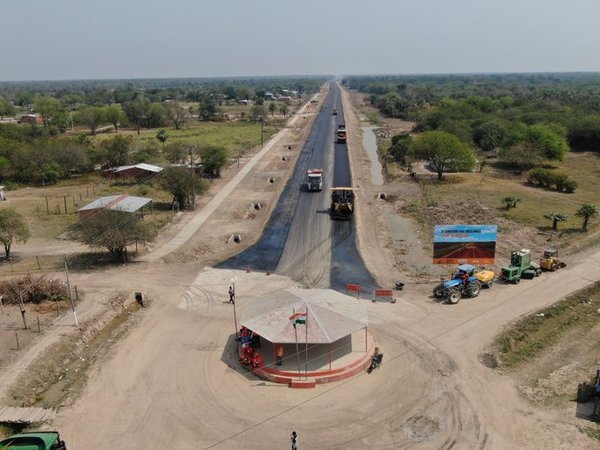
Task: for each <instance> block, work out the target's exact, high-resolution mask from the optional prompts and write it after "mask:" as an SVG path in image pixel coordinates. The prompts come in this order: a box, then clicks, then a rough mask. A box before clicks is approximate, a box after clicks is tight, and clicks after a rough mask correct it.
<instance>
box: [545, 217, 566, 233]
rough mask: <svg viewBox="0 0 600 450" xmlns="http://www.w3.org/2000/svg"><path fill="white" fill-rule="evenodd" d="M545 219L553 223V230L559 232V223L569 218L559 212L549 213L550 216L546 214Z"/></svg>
mask: <svg viewBox="0 0 600 450" xmlns="http://www.w3.org/2000/svg"><path fill="white" fill-rule="evenodd" d="M544 217H545V218H546V219H550V220H551V221H552V229H553V230H554V231H556V230H558V222H563V221H565V220H567V216H566V215H565V214H562V213H558V212H549V213H548V214H544Z"/></svg>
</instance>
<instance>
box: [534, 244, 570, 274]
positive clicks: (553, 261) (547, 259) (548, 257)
mask: <svg viewBox="0 0 600 450" xmlns="http://www.w3.org/2000/svg"><path fill="white" fill-rule="evenodd" d="M540 267H541V268H542V269H544V270H550V271H552V272H554V271H555V270H557V269H562V268H563V267H566V264H565V263H564V262H562V261H561V260H560V258H559V257H558V250H556V249H554V248H551V249H548V250H546V251H545V252H544V256H542V257H541V258H540Z"/></svg>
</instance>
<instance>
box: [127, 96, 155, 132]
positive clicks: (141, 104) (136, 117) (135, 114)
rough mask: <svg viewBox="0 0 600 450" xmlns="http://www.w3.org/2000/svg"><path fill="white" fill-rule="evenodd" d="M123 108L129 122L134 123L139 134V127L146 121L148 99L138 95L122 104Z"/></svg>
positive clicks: (148, 106) (148, 109)
mask: <svg viewBox="0 0 600 450" xmlns="http://www.w3.org/2000/svg"><path fill="white" fill-rule="evenodd" d="M123 110H124V111H125V114H126V115H127V118H128V119H129V121H130V122H131V123H133V124H134V125H135V128H136V130H137V134H140V128H141V127H142V126H143V125H144V123H145V122H146V118H147V117H148V113H149V111H150V100H148V99H147V98H144V97H138V98H136V99H135V100H133V101H131V102H127V103H125V104H124V105H123Z"/></svg>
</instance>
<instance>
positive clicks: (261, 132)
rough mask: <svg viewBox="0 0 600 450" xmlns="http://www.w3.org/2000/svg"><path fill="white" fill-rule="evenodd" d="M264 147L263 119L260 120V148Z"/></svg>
mask: <svg viewBox="0 0 600 450" xmlns="http://www.w3.org/2000/svg"><path fill="white" fill-rule="evenodd" d="M264 145H265V119H264V117H261V118H260V146H261V147H264Z"/></svg>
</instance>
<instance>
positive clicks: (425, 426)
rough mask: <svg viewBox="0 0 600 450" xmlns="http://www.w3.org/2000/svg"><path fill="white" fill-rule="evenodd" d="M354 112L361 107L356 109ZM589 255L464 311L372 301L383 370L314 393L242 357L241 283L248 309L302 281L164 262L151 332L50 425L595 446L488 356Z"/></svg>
mask: <svg viewBox="0 0 600 450" xmlns="http://www.w3.org/2000/svg"><path fill="white" fill-rule="evenodd" d="M345 109H346V113H347V114H352V112H351V111H350V110H349V108H348V105H347V103H345ZM346 120H347V123H352V120H351V119H349V118H347V119H346ZM353 133H357V131H356V130H352V129H350V130H349V134H350V135H352V134H353ZM352 145H353V142H352V139H351V140H350V146H351V154H354V155H355V158H353V160H352V161H351V164H352V166H353V177H354V179H355V180H359V182H360V184H361V186H362V187H363V191H364V192H365V193H364V194H361V195H364V196H365V201H364V202H363V203H362V206H361V210H360V212H359V214H360V216H359V218H358V221H357V222H358V227H359V241H360V249H361V253H362V255H363V256H364V257H365V261H366V264H367V267H369V269H371V270H372V271H373V272H374V273H375V275H376V276H377V277H378V279H386V277H389V275H387V272H389V271H390V270H389V267H391V265H390V256H391V255H390V254H389V252H387V251H385V249H383V246H382V244H383V243H384V242H385V241H380V240H378V238H377V236H376V234H377V233H376V232H375V234H373V231H372V229H369V228H370V227H369V225H370V218H372V217H376V214H377V211H378V205H377V204H376V203H373V202H372V201H371V200H370V188H369V177H368V172H363V168H361V167H362V165H361V164H357V162H359V161H360V158H361V157H362V156H364V155H361V151H362V150H361V149H360V148H359V147H358V146H355V147H352ZM352 151H353V152H355V153H352ZM359 205H361V203H359ZM371 228H375V227H371ZM586 256H587V257H589V259H587V260H585V259H584V257H583V256H582V257H580V258H578V259H572V260H571V261H568V262H569V267H568V268H567V269H565V270H564V271H561V272H560V273H559V274H547V275H544V276H542V277H540V278H536V279H534V280H531V281H524V282H523V283H521V284H520V285H517V286H502V285H496V286H494V288H493V289H492V290H490V291H485V292H483V293H482V294H481V296H480V297H478V298H477V299H474V300H468V301H467V300H465V301H462V302H461V303H459V304H458V305H455V306H450V305H442V304H438V303H435V302H434V301H433V300H432V299H431V298H430V297H429V292H430V287H429V286H422V287H419V285H414V286H411V289H410V290H409V291H407V292H406V293H404V294H403V295H402V296H401V297H400V298H399V300H398V303H396V304H389V303H371V302H368V309H369V320H370V323H369V331H370V332H371V334H372V335H373V336H374V337H375V339H376V340H377V342H378V344H379V346H380V347H381V348H382V351H383V352H384V354H385V357H384V364H383V366H382V367H381V368H380V369H378V370H376V371H375V372H373V373H372V374H371V375H367V374H363V375H360V376H358V377H356V378H353V379H350V380H347V381H344V382H339V383H334V384H331V385H323V386H319V387H318V388H317V389H315V390H295V389H288V388H287V387H284V386H281V385H274V384H272V383H266V382H263V381H261V380H258V379H256V378H254V377H252V376H250V375H249V374H248V373H247V372H246V371H245V370H243V369H240V368H239V366H238V364H237V356H236V354H235V352H234V346H233V341H232V338H233V332H234V323H233V311H232V307H231V305H229V304H227V303H226V301H227V296H226V293H227V286H228V285H229V284H230V283H231V282H232V281H235V283H236V287H237V290H238V305H237V306H238V314H243V308H244V303H245V301H246V300H247V299H248V298H250V297H256V296H260V295H262V294H266V293H270V292H276V291H278V290H280V289H283V288H285V287H288V286H292V285H294V284H295V282H293V281H292V280H290V279H289V278H285V277H282V276H277V275H270V276H267V275H265V274H264V273H255V272H251V273H246V272H245V271H235V270H225V269H221V270H219V269H205V270H203V271H202V272H200V273H199V274H198V275H197V276H194V275H193V274H194V270H193V269H194V267H193V266H192V265H187V266H185V267H186V270H182V267H183V266H181V265H179V266H178V265H173V266H172V267H171V266H168V265H167V266H163V270H162V274H161V275H160V276H156V278H154V279H152V280H149V279H147V278H146V281H147V282H148V289H150V290H151V291H152V293H153V297H154V299H155V301H154V302H153V305H152V307H151V308H150V309H149V310H148V311H146V313H145V317H144V318H143V320H142V321H141V323H140V326H139V327H137V328H136V329H134V330H133V331H132V332H131V333H130V334H129V335H128V336H127V337H126V338H125V339H124V340H123V341H121V342H120V343H118V345H117V346H116V347H115V348H114V351H113V353H112V354H111V357H110V358H108V359H107V360H106V361H105V362H104V363H103V364H102V365H101V366H99V367H98V368H97V370H96V371H95V372H94V374H92V377H91V379H90V382H89V385H88V388H87V390H86V391H85V393H84V394H83V396H82V397H81V398H80V399H79V400H78V401H77V402H76V404H75V405H74V406H73V407H71V408H64V409H62V410H61V411H60V414H59V416H58V418H57V420H56V422H55V423H54V424H52V426H53V427H56V428H59V429H60V430H61V432H62V433H63V434H64V436H65V439H66V440H67V442H69V444H70V448H73V449H75V450H77V449H91V448H93V449H112V448H121V449H145V448H162V447H166V448H177V449H186V448H204V449H209V448H219V449H230V448H260V449H271V448H272V449H280V448H285V446H286V445H288V436H289V433H290V432H291V430H296V431H297V432H298V434H299V436H300V439H301V443H302V448H319V449H328V448H331V449H337V448H356V449H363V448H367V447H370V448H377V449H380V448H381V449H385V448H389V449H398V448H423V449H430V448H441V449H450V448H455V449H459V448H460V449H462V448H468V449H479V448H481V449H483V448H485V449H506V448H533V449H546V448H552V449H561V448H565V449H567V448H582V449H586V448H590V449H591V448H595V446H594V444H595V443H594V442H592V441H591V440H589V439H588V438H587V437H586V436H584V435H583V434H582V433H580V432H579V431H578V430H577V428H576V426H577V420H578V419H576V418H575V416H574V411H573V415H572V416H570V417H567V416H564V415H560V414H559V413H558V412H556V411H552V410H548V411H540V410H536V409H533V408H532V407H531V406H529V404H528V403H526V402H525V401H524V400H523V399H521V398H520V397H519V395H518V393H517V389H516V387H515V385H514V382H513V381H512V380H511V379H510V378H508V377H503V376H501V375H499V374H497V373H496V372H494V371H493V370H491V369H489V368H487V367H486V366H484V365H483V364H481V363H480V362H479V359H480V356H481V354H482V353H483V352H484V351H485V349H486V346H487V345H488V344H489V342H490V340H491V339H492V338H493V336H494V335H495V334H496V333H497V332H498V331H499V330H500V329H501V328H502V327H503V326H504V324H506V323H508V322H510V321H511V320H514V319H515V318H518V317H519V316H521V315H522V314H526V313H528V312H531V311H533V310H535V309H537V308H540V307H542V306H545V305H549V304H552V303H553V302H556V301H557V300H559V299H561V298H562V297H563V296H565V295H566V294H568V293H569V292H572V291H573V290H577V289H579V288H581V287H583V286H585V285H588V284H590V283H592V282H593V281H595V280H598V279H600V252H597V251H596V252H591V253H590V254H588V255H586ZM175 271H178V272H175Z"/></svg>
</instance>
